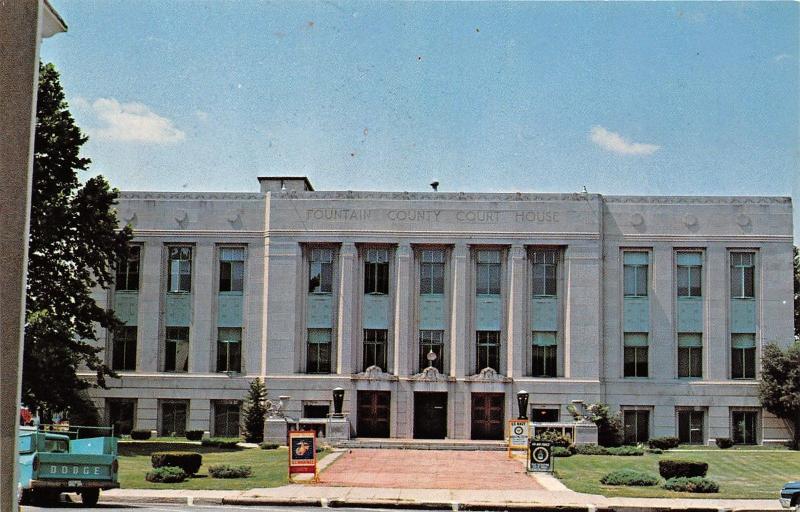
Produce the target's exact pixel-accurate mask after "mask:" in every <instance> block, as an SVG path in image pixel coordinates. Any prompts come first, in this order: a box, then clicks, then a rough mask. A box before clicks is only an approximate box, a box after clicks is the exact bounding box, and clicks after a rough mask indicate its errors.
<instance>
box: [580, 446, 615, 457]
mask: <svg viewBox="0 0 800 512" xmlns="http://www.w3.org/2000/svg"><path fill="white" fill-rule="evenodd" d="M575 452H576V453H577V454H578V455H608V448H606V447H604V446H600V445H597V444H579V445H576V446H575Z"/></svg>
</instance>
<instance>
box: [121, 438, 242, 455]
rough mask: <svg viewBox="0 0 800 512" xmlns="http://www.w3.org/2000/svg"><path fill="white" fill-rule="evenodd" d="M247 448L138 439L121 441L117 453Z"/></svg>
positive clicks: (211, 450)
mask: <svg viewBox="0 0 800 512" xmlns="http://www.w3.org/2000/svg"><path fill="white" fill-rule="evenodd" d="M244 449H245V448H240V447H236V448H217V447H215V446H203V445H200V444H195V443H180V442H175V443H165V442H154V441H137V442H127V443H119V444H118V445H117V453H118V454H119V455H122V456H132V455H150V454H151V453H153V452H197V453H226V452H227V453H230V452H238V451H241V450H244Z"/></svg>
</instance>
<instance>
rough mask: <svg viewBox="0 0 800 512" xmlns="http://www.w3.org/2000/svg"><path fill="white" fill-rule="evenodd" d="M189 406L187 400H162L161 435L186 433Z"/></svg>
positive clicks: (181, 434)
mask: <svg viewBox="0 0 800 512" xmlns="http://www.w3.org/2000/svg"><path fill="white" fill-rule="evenodd" d="M188 410H189V406H188V404H187V403H186V402H185V401H165V402H161V435H162V436H183V435H186V418H187V416H188V414H187V412H188Z"/></svg>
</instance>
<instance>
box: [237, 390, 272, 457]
mask: <svg viewBox="0 0 800 512" xmlns="http://www.w3.org/2000/svg"><path fill="white" fill-rule="evenodd" d="M266 416H267V388H266V387H265V386H264V383H263V382H261V379H258V378H256V379H254V380H253V381H252V382H250V389H249V390H248V391H247V397H246V398H245V402H244V406H243V407H242V418H243V419H242V436H243V437H244V440H245V441H246V442H248V443H259V442H261V441H263V440H264V418H266Z"/></svg>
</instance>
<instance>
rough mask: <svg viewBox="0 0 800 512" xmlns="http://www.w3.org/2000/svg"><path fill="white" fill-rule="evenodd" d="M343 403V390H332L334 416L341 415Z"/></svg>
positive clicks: (337, 388) (336, 388)
mask: <svg viewBox="0 0 800 512" xmlns="http://www.w3.org/2000/svg"><path fill="white" fill-rule="evenodd" d="M343 403H344V389H342V388H340V387H335V388H333V414H334V415H335V416H341V415H342V404H343Z"/></svg>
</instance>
